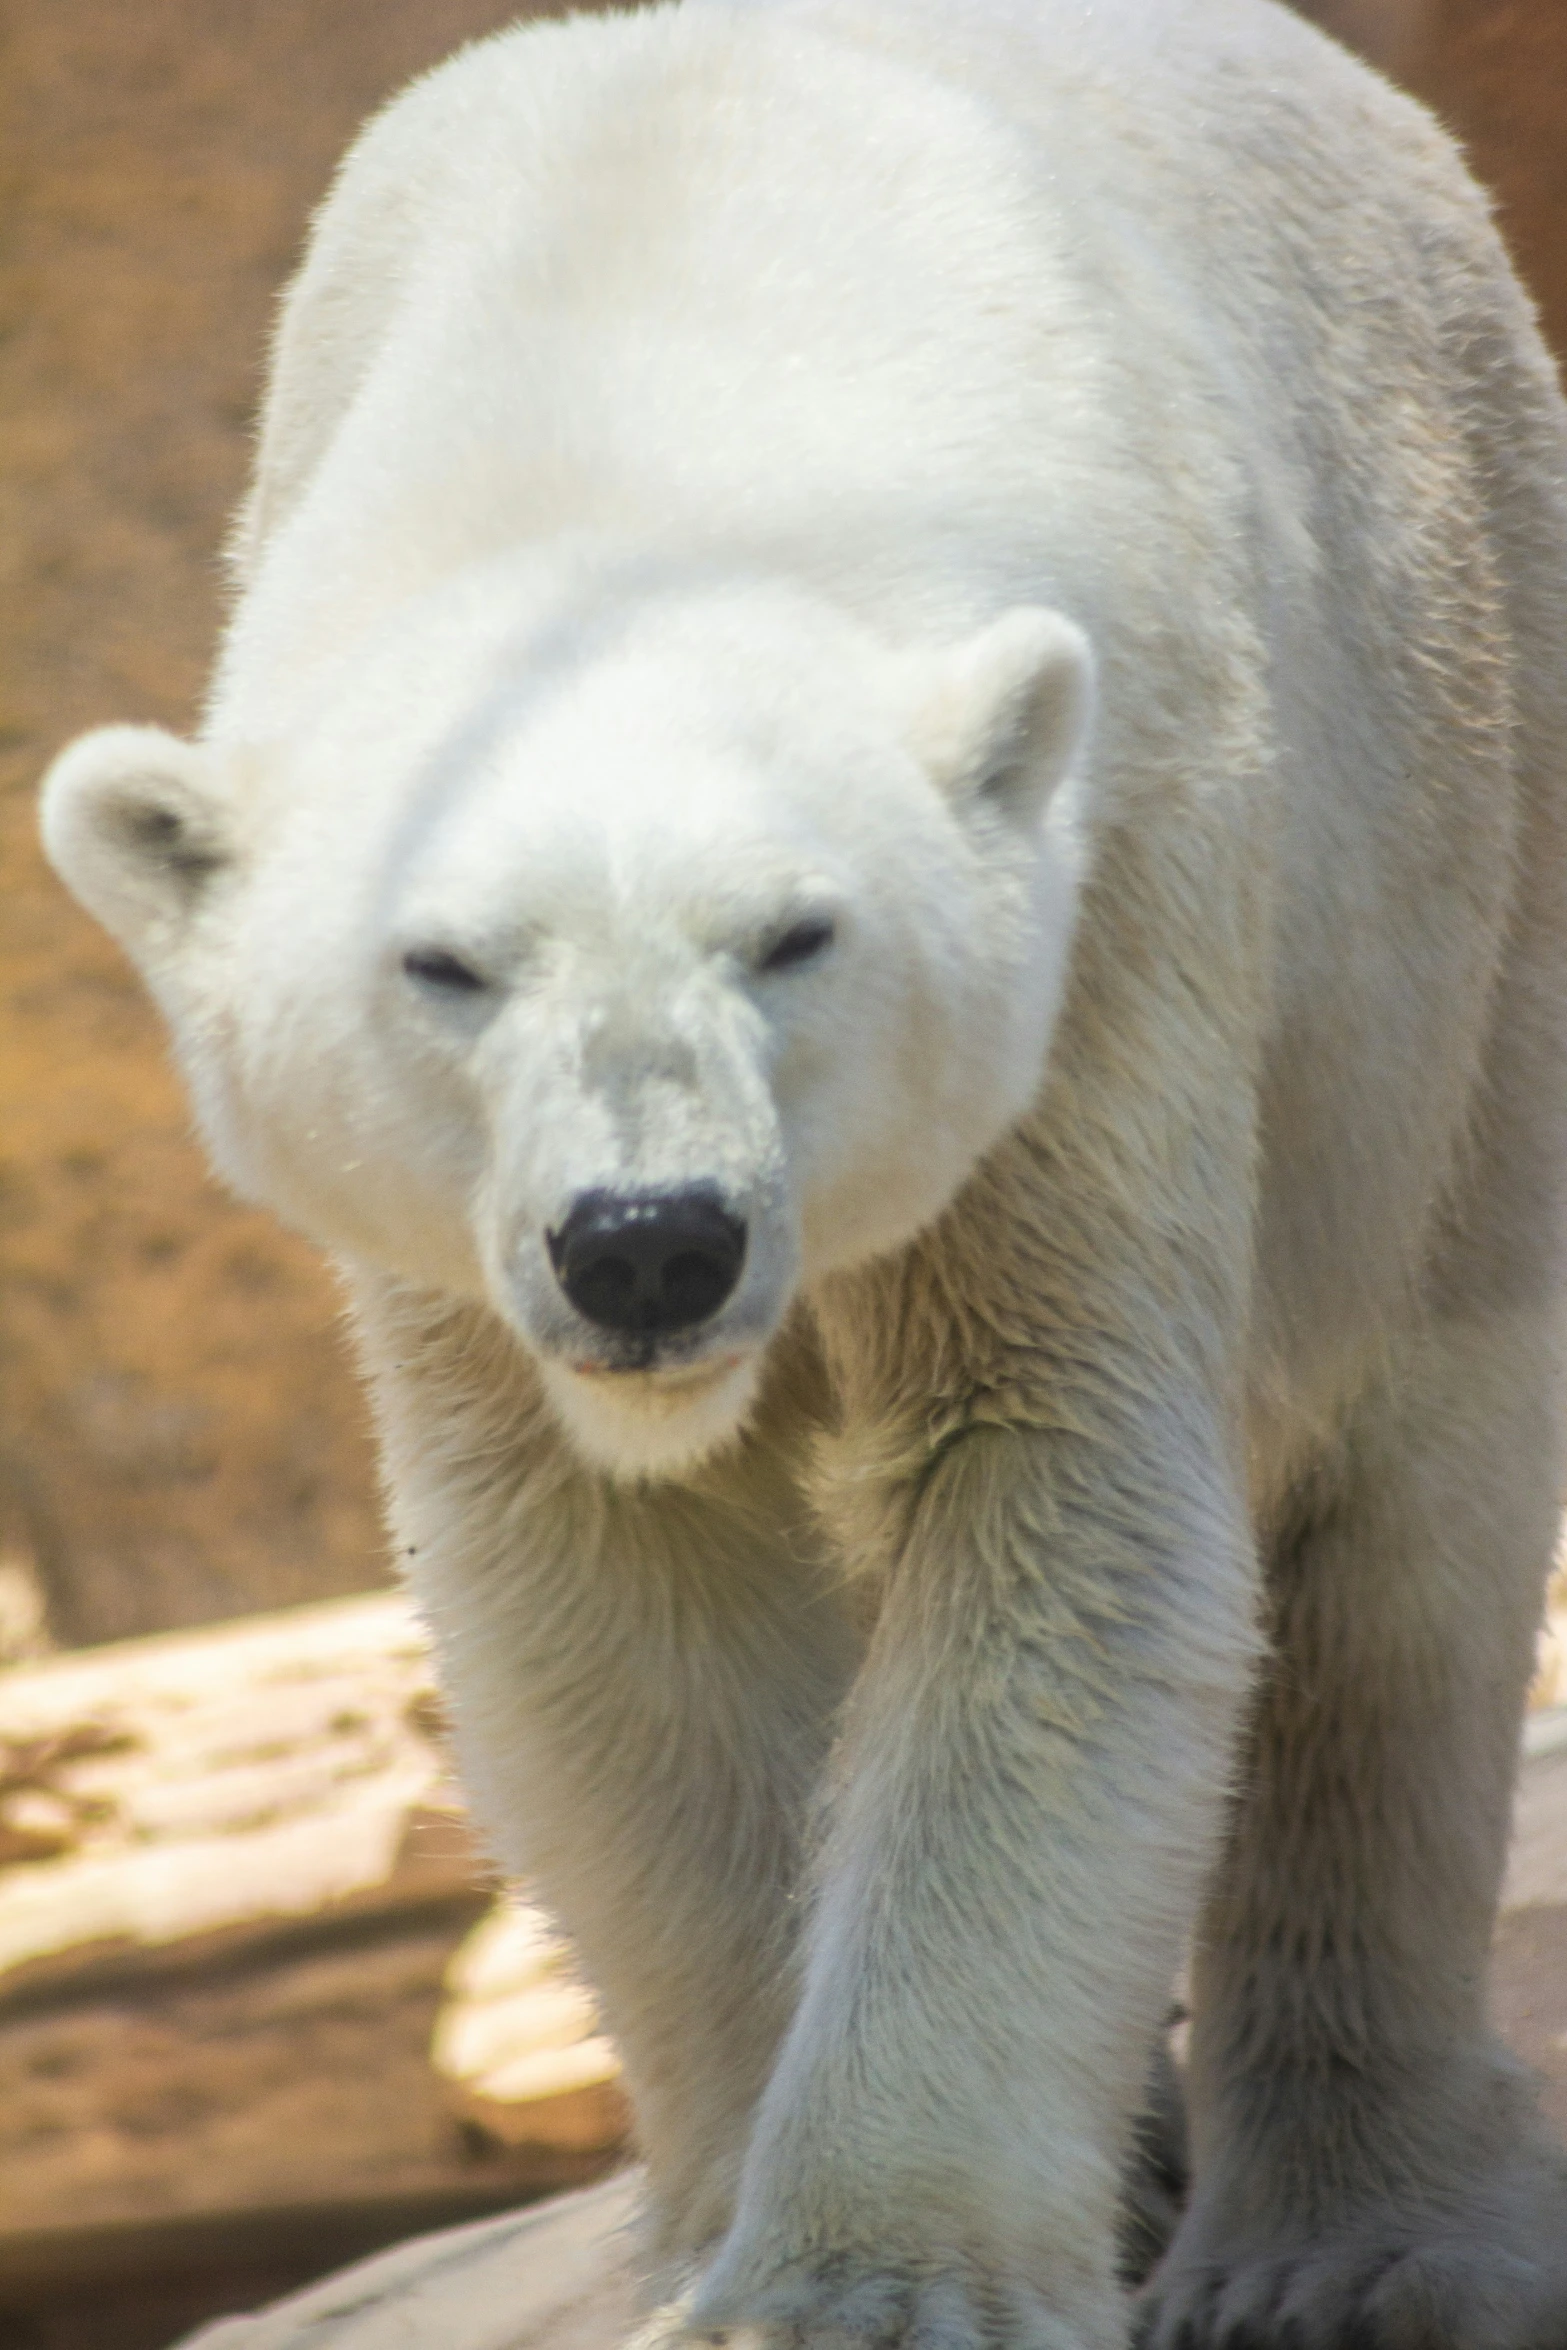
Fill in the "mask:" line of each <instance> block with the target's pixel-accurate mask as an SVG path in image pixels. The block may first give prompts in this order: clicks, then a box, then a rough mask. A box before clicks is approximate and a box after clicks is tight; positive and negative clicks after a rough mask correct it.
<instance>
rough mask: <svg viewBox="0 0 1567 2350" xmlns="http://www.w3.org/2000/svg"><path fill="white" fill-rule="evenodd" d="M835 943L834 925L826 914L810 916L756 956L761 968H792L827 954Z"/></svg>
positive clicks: (779, 969) (770, 969) (792, 925)
mask: <svg viewBox="0 0 1567 2350" xmlns="http://www.w3.org/2000/svg"><path fill="white" fill-rule="evenodd" d="M832 942H833V926H832V924H831V923H830V922H829V921H828V919H827V917H826V915H825V914H810V915H807V917H806V919H805V920H804V921H803V922H795V923H792V924H791V925H790V927H789V928H788V929H787V930H786V931H785V932H784V934H783V936H782V937H781V938H775V939H774V940H773V943H772V945H771V946H770V947H768V948H767V949H766V951H765V952H764V953H763V954H761V955H759V956H758V957H757V963H756V968H757V969H758V971H793V970H794V969H795V968H796V966H797V965H799V964H801V963H811V962H814V961H815V959H816V957H817V956H818V955H821V954H825V953H826V951H827V949H828V948H829V947H830V946H831V945H832Z"/></svg>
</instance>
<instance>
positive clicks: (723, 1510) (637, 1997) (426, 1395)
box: [356, 1279, 861, 2283]
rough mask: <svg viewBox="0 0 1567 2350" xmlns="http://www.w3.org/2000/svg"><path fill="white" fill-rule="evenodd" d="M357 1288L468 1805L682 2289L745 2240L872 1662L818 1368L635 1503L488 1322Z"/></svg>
mask: <svg viewBox="0 0 1567 2350" xmlns="http://www.w3.org/2000/svg"><path fill="white" fill-rule="evenodd" d="M356 1289H357V1304H358V1308H359V1315H358V1318H359V1330H360V1340H361V1347H362V1351H363V1354H364V1356H365V1359H366V1364H367V1368H368V1369H369V1371H370V1374H371V1381H372V1387H373V1390H374V1393H375V1398H376V1404H377V1417H378V1421H379V1425H380V1435H381V1442H382V1452H383V1460H384V1465H385V1472H386V1480H387V1485H388V1488H389V1499H390V1506H391V1516H392V1521H393V1525H394V1528H395V1530H396V1534H397V1537H398V1543H399V1548H400V1550H401V1552H402V1554H403V1561H402V1563H403V1565H404V1568H405V1571H406V1572H407V1574H408V1576H409V1579H410V1580H411V1582H412V1583H413V1586H414V1589H415V1592H416V1595H417V1597H418V1599H419V1601H420V1604H421V1606H422V1607H423V1609H424V1611H425V1613H426V1614H427V1616H428V1618H429V1620H430V1623H431V1625H432V1628H433V1630H434V1633H435V1636H436V1644H437V1650H438V1655H439V1662H440V1667H441V1675H442V1681H443V1684H444V1686H445V1688H446V1691H447V1693H448V1695H449V1697H450V1699H451V1702H452V1708H453V1714H454V1720H455V1726H456V1731H457V1743H458V1749H459V1754H460V1759H461V1762H462V1766H463V1776H464V1780H465V1783H466V1785H467V1787H468V1791H469V1793H470V1796H471V1797H472V1800H473V1803H474V1808H475V1811H476V1813H477V1815H478V1817H479V1819H480V1821H481V1823H482V1825H483V1826H484V1828H485V1830H486V1831H487V1833H488V1835H489V1837H490V1838H491V1840H492V1844H493V1847H494V1849H495V1851H496V1853H497V1855H498V1857H499V1858H500V1860H501V1862H502V1864H503V1866H504V1867H505V1869H506V1871H507V1873H508V1874H509V1875H512V1876H515V1877H519V1878H523V1879H526V1880H527V1881H528V1882H529V1883H530V1885H531V1886H532V1887H533V1888H535V1889H536V1890H537V1891H538V1892H539V1893H540V1894H541V1896H542V1898H543V1899H544V1900H545V1902H546V1903H547V1904H548V1906H549V1907H550V1908H551V1909H552V1910H553V1911H554V1912H555V1914H556V1915H557V1916H558V1917H559V1918H560V1920H561V1922H562V1924H563V1926H564V1927H565V1929H566V1931H567V1932H568V1933H569V1935H570V1936H571V1939H572V1942H573V1945H574V1948H575V1950H576V1952H577V1954H578V1956H579V1957H580V1959H581V1962H582V1966H583V1970H584V1973H585V1975H586V1977H587V1979H588V1981H589V1983H590V1984H591V1986H592V1988H593V1989H594V1991H595V1992H596V1993H597V1994H598V1996H599V1998H600V2000H601V2003H602V2006H603V2010H604V2015H605V2020H606V2024H607V2026H608V2028H609V2029H610V2030H611V2031H612V2032H613V2033H614V2035H615V2037H616V2040H617V2042H618V2044H619V2047H620V2051H621V2055H622V2057H623V2059H624V2061H625V2066H626V2075H627V2080H628V2083H629V2085H630V2088H631V2091H632V2096H633V2101H634V2105H635V2109H636V2127H637V2138H638V2143H639V2146H640V2149H641V2151H642V2152H643V2154H644V2155H645V2157H646V2159H647V2164H648V2171H649V2182H650V2208H649V2211H648V2214H647V2219H648V2229H647V2240H646V2247H645V2248H646V2253H647V2257H648V2260H649V2263H650V2265H651V2267H652V2268H653V2270H654V2272H655V2277H654V2281H655V2283H656V2282H657V2279H658V2277H659V2276H660V2275H662V2276H664V2277H667V2278H670V2279H676V2278H678V2277H679V2276H681V2275H683V2274H684V2273H685V2272H686V2269H687V2268H688V2266H689V2264H690V2261H691V2259H692V2257H693V2256H694V2255H696V2254H698V2253H700V2252H702V2251H703V2250H705V2249H707V2248H709V2247H710V2246H711V2244H712V2243H713V2241H714V2240H715V2238H716V2237H717V2236H718V2235H720V2234H721V2233H722V2231H723V2229H724V2227H725V2225H726V2224H727V2222H728V2219H729V2215H730V2211H731V2209H732V2203H733V2195H734V2189H735V2186H736V2183H737V2181H738V2177H739V2172H740V2164H741V2159H742V2156H743V2152H744V2147H745V2141H746V2137H747V2135H748V2132H749V2128H750V2122H751V2115H752V2111H753V2108H754V2106H755V2103H756V2100H757V2098H758V2096H759V2095H760V2093H761V2089H762V2086H763V2084H764V2082H765V2080H766V2078H767V2074H768V2071H769V2069H770V2067H771V2065H772V2061H773V2057H774V2054H775V2052H776V2048H777V2044H778V2040H779V2038H780V2036H781V2034H782V2032H783V2030H784V2027H785V2025H786V2023H787V2020H788V2016H789V2012H790V2008H791V2006H792V2004H793V1999H794V1994H795V1987H796V1975H795V1960H794V1953H795V1940H796V1929H797V1924H798V1918H799V1903H798V1899H797V1893H798V1884H799V1875H800V1868H801V1852H802V1846H803V1843H804V1839H805V1836H806V1833H807V1826H808V1818H809V1813H810V1809H811V1804H812V1799H813V1795H814V1791H815V1787H816V1784H817V1781H818V1778H819V1775H820V1771H821V1766H822V1761H823V1757H824V1754H825V1751H826V1747H827V1743H828V1740H829V1738H830V1736H831V1726H832V1723H833V1720H834V1718H835V1716H836V1712H837V1708H838V1705H839V1703H840V1701H841V1698H842V1695H843V1691H844V1688H845V1686H846V1685H847V1683H848V1680H849V1679H850V1677H851V1675H852V1672H853V1669H854V1666H855V1664H856V1663H857V1661H858V1658H859V1655H860V1651H861V1642H860V1638H859V1635H858V1634H857V1632H856V1631H855V1629H854V1627H853V1626H852V1624H851V1623H850V1621H849V1617H848V1613H847V1611H846V1609H845V1607H844V1605H843V1602H842V1594H841V1592H840V1591H839V1590H838V1589H837V1587H836V1585H835V1583H834V1582H833V1581H832V1580H831V1579H830V1578H829V1577H828V1576H827V1575H826V1574H825V1573H824V1571H823V1565H822V1559H821V1549H820V1540H819V1536H818V1534H817V1533H816V1531H815V1529H814V1527H813V1526H812V1524H811V1522H810V1520H809V1518H808V1516H807V1513H806V1510H805V1506H804V1501H803V1496H802V1494H801V1491H800V1486H799V1481H798V1470H799V1466H800V1454H801V1451H802V1449H803V1446H804V1443H805V1441H806V1438H807V1436H808V1435H809V1433H810V1430H811V1427H812V1425H813V1417H814V1406H815V1404H816V1403H817V1402H818V1401H819V1395H818V1394H817V1393H816V1392H815V1390H816V1387H817V1372H816V1370H813V1363H812V1354H811V1349H810V1347H809V1344H808V1343H805V1342H804V1341H803V1338H802V1343H801V1344H799V1345H798V1346H795V1345H792V1344H791V1343H789V1342H788V1341H786V1342H785V1343H784V1344H783V1346H782V1347H781V1349H780V1357H779V1360H778V1361H777V1362H776V1364H775V1365H774V1375H773V1377H772V1379H771V1381H770V1384H769V1388H768V1391H767V1393H766V1394H765V1395H764V1397H763V1400H762V1403H761V1406H760V1410H759V1414H758V1420H757V1424H756V1426H755V1428H754V1430H753V1432H752V1434H751V1435H750V1436H749V1437H748V1438H747V1439H746V1440H745V1441H744V1442H743V1443H742V1444H741V1445H739V1446H738V1447H736V1448H734V1449H733V1451H732V1452H731V1453H730V1454H729V1455H728V1456H726V1457H725V1459H724V1460H723V1461H722V1462H720V1463H717V1464H715V1465H714V1466H712V1467H711V1468H710V1469H708V1470H705V1471H702V1472H700V1473H698V1474H696V1475H695V1476H694V1477H693V1478H692V1480H691V1481H690V1482H688V1483H685V1484H681V1485H652V1484H647V1485H641V1484H639V1485H632V1486H619V1485H616V1484H615V1483H614V1482H613V1481H612V1480H610V1479H609V1478H607V1477H605V1476H603V1475H602V1474H600V1473H598V1472H596V1471H593V1470H590V1469H587V1468H584V1467H583V1465H582V1464H581V1463H580V1462H578V1461H577V1460H576V1459H575V1458H574V1456H573V1455H572V1453H571V1450H570V1448H569V1446H568V1445H567V1444H566V1442H565V1440H564V1439H563V1438H562V1436H561V1435H560V1432H559V1431H558V1429H557V1428H556V1426H555V1424H554V1421H553V1418H552V1416H551V1414H550V1412H549V1411H548V1409H547V1408H546V1406H545V1405H544V1402H543V1400H542V1396H541V1392H540V1388H539V1382H538V1379H537V1376H536V1375H535V1374H534V1373H533V1371H532V1369H531V1367H530V1365H529V1364H528V1362H527V1360H526V1358H525V1357H524V1356H523V1354H522V1352H521V1350H520V1349H519V1348H518V1346H517V1345H516V1342H515V1341H514V1340H513V1339H512V1338H511V1337H510V1336H509V1335H508V1333H507V1332H506V1331H505V1330H504V1329H502V1327H501V1326H500V1325H499V1323H498V1322H496V1320H495V1319H494V1317H493V1316H491V1315H489V1314H488V1313H487V1312H485V1311H484V1309H482V1308H478V1307H469V1306H463V1305H456V1304H453V1303H451V1302H450V1301H443V1300H441V1299H439V1298H431V1297H421V1296H419V1295H416V1294H413V1293H410V1292H407V1291H402V1290H399V1289H397V1288H396V1286H395V1285H393V1284H390V1283H381V1282H376V1281H373V1280H370V1279H362V1280H360V1281H359V1282H358V1283H357V1284H356Z"/></svg>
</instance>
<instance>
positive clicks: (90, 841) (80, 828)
mask: <svg viewBox="0 0 1567 2350" xmlns="http://www.w3.org/2000/svg"><path fill="white" fill-rule="evenodd" d="M225 813H226V812H225V811H224V809H223V808H222V806H221V804H220V802H219V800H218V797H217V794H216V793H215V791H214V790H213V771H212V758H211V754H210V753H209V752H206V751H203V750H201V749H199V748H198V747H197V746H196V745H195V744H194V743H184V742H180V741H179V740H178V739H177V737H176V736H174V735H172V734H166V733H165V732H164V730H163V728H162V727H161V726H102V727H99V728H98V729H97V730H96V732H94V733H92V734H84V735H83V736H81V738H80V739H79V740H78V741H76V742H74V743H72V744H71V746H70V748H69V749H68V750H65V751H62V752H61V754H60V756H59V758H58V759H56V761H55V763H54V765H53V766H52V767H51V768H50V770H49V772H48V774H47V775H46V776H45V778H44V785H43V809H42V817H41V822H42V829H43V840H44V848H45V850H46V851H47V853H48V856H49V860H50V862H51V863H52V864H53V866H54V868H55V871H56V872H57V873H58V874H59V875H60V878H61V880H62V881H64V882H65V883H66V885H67V887H68V888H70V889H72V890H73V891H74V892H75V894H76V895H77V897H79V898H80V899H81V901H82V904H83V905H84V906H85V907H86V908H87V910H88V912H89V913H92V914H96V915H97V917H98V920H99V921H100V922H101V923H102V924H103V926H104V928H105V929H106V930H110V931H112V932H113V933H114V936H115V937H116V938H117V939H118V940H119V941H120V943H121V945H122V946H124V947H126V948H128V949H129V950H130V952H131V953H132V954H133V955H141V954H143V953H147V952H154V953H155V952H156V950H157V948H158V947H159V946H160V945H163V944H169V943H172V942H173V938H174V936H175V935H177V933H178V931H179V930H180V928H182V927H183V925H184V922H185V920H186V918H187V917H188V916H189V915H190V914H191V913H192V912H193V911H194V909H195V907H196V905H197V904H198V903H199V901H200V899H201V896H202V894H203V892H204V890H205V889H206V887H207V884H208V883H209V882H210V880H211V879H212V876H213V875H214V874H215V873H217V872H218V871H220V870H221V869H222V867H223V866H225V865H227V864H228V863H229V862H230V861H231V857H232V850H231V848H230V845H229V841H228V837H227V828H226V824H225V820H224V819H225Z"/></svg>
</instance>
